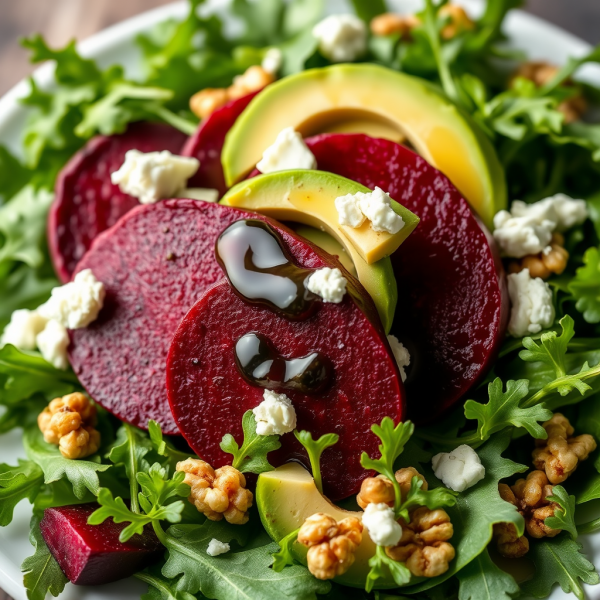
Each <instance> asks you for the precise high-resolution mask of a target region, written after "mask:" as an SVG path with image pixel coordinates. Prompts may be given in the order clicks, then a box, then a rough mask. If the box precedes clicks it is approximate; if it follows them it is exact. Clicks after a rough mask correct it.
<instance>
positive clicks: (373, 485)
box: [356, 467, 427, 510]
mask: <svg viewBox="0 0 600 600" xmlns="http://www.w3.org/2000/svg"><path fill="white" fill-rule="evenodd" d="M395 477H396V481H397V482H398V483H399V484H400V491H401V495H402V499H405V498H406V496H407V495H408V492H409V490H410V484H411V482H412V478H413V477H418V478H419V479H421V481H422V482H423V486H422V488H421V489H423V490H426V489H427V481H425V478H424V477H423V475H421V473H419V472H418V471H417V470H416V469H415V468H413V467H407V468H406V469H399V470H398V471H396V474H395ZM394 498H395V495H394V486H393V485H392V482H391V481H390V480H389V479H388V478H387V477H385V475H377V477H367V479H365V480H364V481H363V482H362V485H361V486H360V492H359V493H358V496H356V501H357V502H358V505H359V506H360V507H361V508H362V509H363V510H364V509H365V508H367V506H368V505H369V504H387V505H388V506H393V505H394Z"/></svg>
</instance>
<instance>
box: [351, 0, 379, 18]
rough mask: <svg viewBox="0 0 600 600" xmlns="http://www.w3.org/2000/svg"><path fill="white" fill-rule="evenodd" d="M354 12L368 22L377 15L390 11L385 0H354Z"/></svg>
mask: <svg viewBox="0 0 600 600" xmlns="http://www.w3.org/2000/svg"><path fill="white" fill-rule="evenodd" d="M352 6H353V7H354V12H356V14H357V15H358V16H359V17H360V18H361V19H362V20H363V21H365V22H366V23H367V24H368V23H370V22H371V21H372V20H373V19H374V18H375V17H376V16H378V15H381V14H383V13H386V12H388V10H387V6H386V3H385V0H352Z"/></svg>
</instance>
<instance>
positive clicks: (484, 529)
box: [406, 432, 528, 594]
mask: <svg viewBox="0 0 600 600" xmlns="http://www.w3.org/2000/svg"><path fill="white" fill-rule="evenodd" d="M510 439H511V436H510V434H509V433H507V432H505V433H499V434H496V435H494V436H493V437H492V438H491V439H490V440H489V441H487V442H486V443H485V444H484V445H483V446H482V447H481V449H480V450H479V451H478V454H479V458H480V459H481V463H482V464H483V466H484V467H485V477H484V479H483V480H482V481H480V482H479V483H478V484H477V485H476V486H474V487H472V488H469V489H467V490H465V491H464V492H461V493H460V494H459V495H458V496H457V498H456V505H455V506H451V507H448V509H447V510H446V512H447V513H448V515H449V516H450V519H451V521H452V525H453V526H454V536H453V537H452V545H453V546H454V547H455V549H456V558H455V559H454V560H453V561H452V562H451V563H450V569H449V570H448V571H447V572H446V573H444V575H440V576H439V577H434V578H432V579H430V580H428V581H425V582H422V583H417V584H415V585H414V586H410V588H407V589H406V592H407V593H410V594H413V593H417V592H422V591H424V590H428V589H430V588H433V587H435V586H437V585H439V584H440V583H441V582H443V581H446V580H447V579H449V578H451V577H453V576H454V575H455V574H456V573H458V572H460V571H461V569H463V568H464V567H465V566H466V565H468V564H470V563H471V562H472V561H473V560H475V558H476V557H477V556H479V555H480V554H481V553H482V552H483V551H484V550H485V548H486V547H487V545H488V544H489V542H490V540H491V539H492V529H493V526H494V524H496V523H513V524H514V525H515V527H516V529H517V532H518V533H519V535H523V531H524V528H525V522H524V520H523V517H522V516H521V515H520V514H519V513H518V512H517V509H516V507H514V506H513V505H512V504H510V503H508V502H505V501H504V500H502V498H501V497H500V494H499V492H498V483H499V482H500V481H501V480H503V479H506V478H508V477H512V476H513V475H514V474H515V473H523V472H524V471H527V469H528V467H527V466H526V465H519V464H517V463H514V462H513V461H511V460H508V459H506V458H503V457H502V453H503V452H504V451H505V450H506V448H507V447H508V445H509V443H510Z"/></svg>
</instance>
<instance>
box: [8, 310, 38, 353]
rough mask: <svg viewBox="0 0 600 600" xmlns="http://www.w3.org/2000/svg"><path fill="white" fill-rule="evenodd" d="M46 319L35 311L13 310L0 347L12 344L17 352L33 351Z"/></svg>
mask: <svg viewBox="0 0 600 600" xmlns="http://www.w3.org/2000/svg"><path fill="white" fill-rule="evenodd" d="M46 323H47V319H45V318H44V317H42V315H40V313H38V312H37V311H36V310H26V309H22V310H15V311H14V312H13V314H12V315H11V317H10V323H9V324H8V325H7V326H6V327H5V329H4V332H3V333H2V337H1V338H0V347H1V346H4V345H6V344H12V345H13V346H15V347H17V348H18V349H19V350H35V347H36V345H35V338H36V337H37V335H38V334H39V333H41V332H42V331H43V329H44V327H46Z"/></svg>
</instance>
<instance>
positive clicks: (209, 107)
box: [190, 65, 275, 119]
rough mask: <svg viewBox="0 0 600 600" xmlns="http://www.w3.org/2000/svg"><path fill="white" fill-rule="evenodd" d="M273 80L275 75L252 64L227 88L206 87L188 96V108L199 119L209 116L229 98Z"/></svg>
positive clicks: (256, 89) (232, 98)
mask: <svg viewBox="0 0 600 600" xmlns="http://www.w3.org/2000/svg"><path fill="white" fill-rule="evenodd" d="M274 81H275V75H274V74H273V73H269V72H268V71H265V69H263V68H262V67H260V66H258V65H254V66H252V67H250V68H248V69H247V70H246V72H245V73H244V74H243V75H238V76H237V77H236V78H235V79H234V81H233V84H232V85H230V86H229V87H228V88H206V89H204V90H201V91H199V92H198V93H197V94H194V95H193V96H192V97H191V98H190V109H191V111H192V112H193V113H194V114H195V115H196V116H197V117H199V118H200V119H205V118H206V117H208V116H210V115H211V114H212V113H213V112H215V110H217V109H219V108H221V107H222V106H225V105H226V104H227V103H228V102H230V101H231V100H236V99H237V98H241V97H242V96H246V95H247V94H250V93H251V92H256V91H258V90H261V89H262V88H264V87H266V86H267V85H269V84H270V83H273V82H274Z"/></svg>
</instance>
